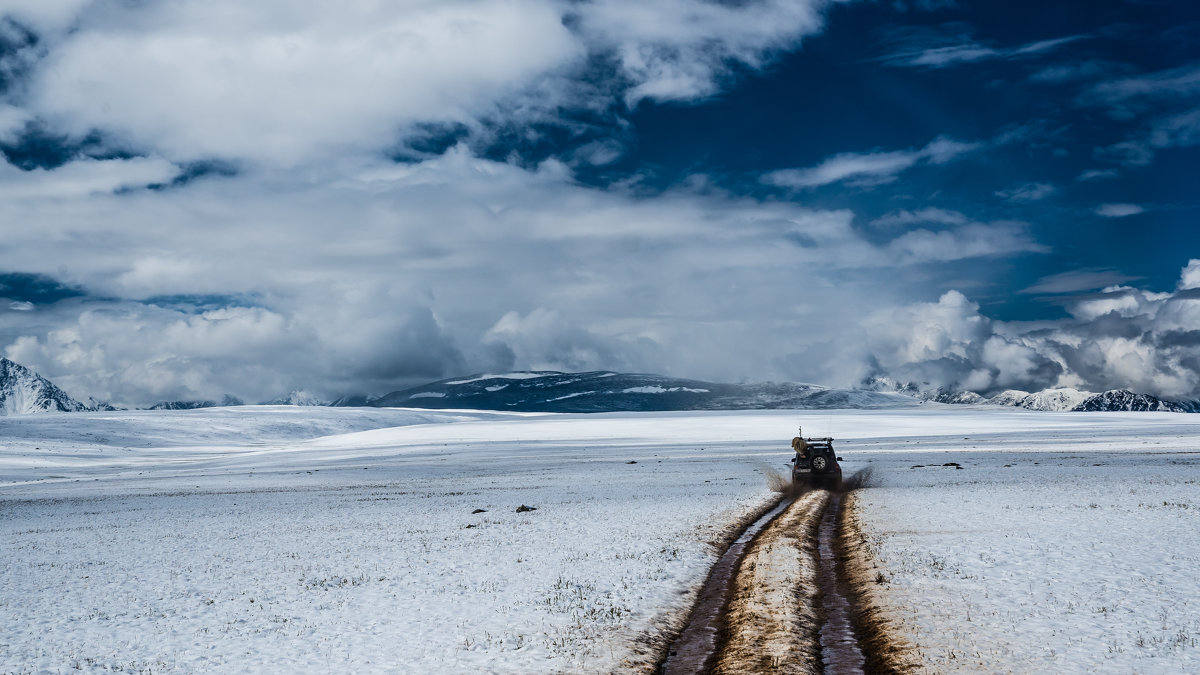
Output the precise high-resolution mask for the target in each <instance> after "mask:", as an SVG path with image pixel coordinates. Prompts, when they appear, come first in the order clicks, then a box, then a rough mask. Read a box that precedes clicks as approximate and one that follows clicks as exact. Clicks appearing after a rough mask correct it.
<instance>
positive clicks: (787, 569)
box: [713, 491, 829, 675]
mask: <svg viewBox="0 0 1200 675" xmlns="http://www.w3.org/2000/svg"><path fill="white" fill-rule="evenodd" d="M828 501H829V493H828V492H825V491H813V492H808V493H806V494H804V495H803V496H801V497H799V498H798V499H797V500H796V501H795V502H794V503H793V504H792V505H791V506H790V507H788V509H787V510H786V511H784V512H783V513H782V514H781V515H780V516H779V517H777V518H776V519H775V520H774V521H772V522H771V524H770V525H768V526H767V527H766V528H765V529H764V530H763V531H762V533H760V534H759V535H758V537H757V538H755V540H754V541H753V543H751V545H750V546H749V547H748V549H747V551H746V555H745V557H744V558H743V559H742V564H741V566H740V568H739V570H738V575H737V579H736V581H735V583H734V595H733V598H732V599H731V601H730V603H729V610H728V613H727V614H726V630H725V638H726V639H725V641H724V644H723V645H722V647H721V650H720V653H719V654H718V657H717V663H716V667H715V668H714V669H713V672H714V673H751V672H757V673H780V674H787V673H795V674H797V675H810V674H819V673H820V672H821V666H820V663H821V655H820V642H819V639H820V638H819V629H820V617H818V616H817V613H816V610H815V608H816V607H817V594H818V592H819V591H818V586H817V582H816V575H817V563H816V558H817V550H816V541H817V537H816V532H817V527H818V526H819V524H820V520H821V514H822V513H823V511H824V509H825V505H826V504H827V503H828Z"/></svg>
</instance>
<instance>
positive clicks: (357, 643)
mask: <svg viewBox="0 0 1200 675" xmlns="http://www.w3.org/2000/svg"><path fill="white" fill-rule="evenodd" d="M1193 420H1195V421H1193ZM796 424H803V425H804V427H805V433H806V434H807V435H826V434H828V435H832V436H835V437H838V438H839V439H845V442H843V443H841V444H840V445H839V450H840V451H841V454H844V455H845V456H846V459H847V460H848V461H847V463H846V466H847V469H848V470H851V471H852V470H854V469H855V468H857V467H861V466H864V465H871V466H874V467H876V469H877V471H876V473H877V476H878V477H879V480H880V482H881V484H882V487H879V488H877V489H871V490H867V491H865V492H864V493H863V498H864V502H865V504H866V507H867V510H866V514H865V515H866V518H865V519H864V520H865V521H866V524H867V525H868V526H869V527H871V528H873V530H872V531H873V533H874V535H875V536H876V537H877V539H878V551H879V554H880V556H881V559H882V560H883V561H884V562H885V564H886V566H887V572H888V575H889V576H890V582H889V584H888V589H889V592H894V597H896V598H897V602H898V604H897V607H906V608H908V610H907V611H909V615H907V617H906V626H908V627H909V629H910V631H911V633H912V634H913V636H914V637H915V638H916V639H917V641H918V643H919V644H920V645H921V646H922V649H924V650H925V651H926V652H927V653H928V654H929V656H930V658H931V659H942V660H941V661H939V662H938V663H940V664H946V663H949V664H951V665H953V664H954V663H955V661H954V660H950V657H949V655H948V653H949V652H948V651H947V650H955V649H961V648H962V645H976V647H975V649H976V650H977V651H980V652H984V651H986V652H987V654H989V655H990V656H989V658H993V661H990V663H994V664H1001V665H997V666H996V668H995V670H997V671H1000V672H1003V671H1004V670H1006V669H1008V670H1013V671H1015V672H1027V671H1030V670H1035V671H1036V670H1043V669H1044V667H1047V666H1048V667H1051V668H1052V669H1055V670H1063V669H1064V668H1065V669H1066V670H1070V669H1072V668H1074V667H1078V669H1080V670H1086V669H1087V667H1091V666H1087V667H1085V664H1090V663H1093V661H1085V660H1081V659H1082V658H1084V656H1085V655H1086V657H1087V658H1093V659H1101V660H1100V661H1096V662H1097V663H1100V664H1102V665H1114V664H1115V665H1119V666H1120V667H1127V670H1129V671H1130V672H1133V671H1135V670H1136V671H1137V672H1152V671H1154V672H1180V671H1181V670H1182V671H1187V670H1194V669H1195V668H1194V665H1195V661H1194V659H1195V658H1196V656H1197V655H1198V654H1200V651H1198V650H1197V648H1196V647H1195V644H1194V642H1187V641H1183V642H1180V641H1179V640H1176V641H1175V643H1173V644H1171V645H1168V644H1167V642H1168V641H1169V640H1174V639H1175V637H1176V636H1177V631H1179V632H1186V633H1187V636H1188V639H1191V638H1192V637H1194V636H1196V635H1197V633H1200V630H1198V627H1197V626H1196V625H1195V623H1194V620H1193V619H1191V615H1192V614H1196V612H1195V611H1194V609H1195V608H1196V607H1197V604H1198V603H1200V598H1197V597H1196V596H1197V584H1196V582H1195V577H1194V570H1195V569H1196V568H1197V565H1196V563H1197V560H1196V558H1197V555H1198V554H1200V535H1197V534H1196V532H1195V531H1194V530H1195V528H1191V529H1190V530H1189V528H1188V527H1187V526H1186V523H1190V522H1193V521H1194V520H1195V516H1196V513H1195V510H1196V509H1197V506H1198V504H1200V498H1198V495H1197V490H1198V488H1197V482H1196V481H1197V479H1198V478H1200V466H1198V464H1197V462H1200V455H1198V454H1196V452H1197V447H1196V445H1197V443H1196V439H1197V437H1198V434H1197V431H1200V416H1190V415H1171V414H1116V413H1114V414H1104V413H1096V414H1069V413H1064V414H1054V413H1037V412H1030V411H1017V410H1011V411H1010V410H996V409H978V410H971V409H962V408H950V407H944V406H929V407H927V408H919V409H914V410H903V411H890V412H867V411H835V412H829V411H819V412H811V413H804V412H795V411H754V412H736V413H712V412H707V413H624V414H612V415H517V414H500V413H439V412H433V411H405V410H357V409H331V408H294V407H256V406H251V407H244V408H229V409H209V410H198V411H176V412H170V411H156V412H122V413H77V414H69V415H66V414H64V415H42V416H31V417H10V418H0V439H2V440H0V550H2V551H3V556H2V557H0V672H10V671H13V672H59V671H63V672H66V671H73V670H75V669H77V668H80V669H83V670H90V671H101V670H106V669H107V670H114V669H118V668H120V669H124V670H126V671H138V670H143V671H146V670H149V671H153V672H172V671H176V672H194V671H205V670H222V671H229V670H235V669H236V670H238V671H247V672H284V671H291V670H301V671H308V672H312V671H329V670H352V671H356V672H388V671H391V672H395V671H402V672H488V671H491V672H536V673H546V672H555V671H565V672H604V671H623V670H627V669H629V668H630V667H631V666H632V665H635V664H638V663H643V662H644V657H643V656H642V654H643V653H644V652H645V651H646V650H645V648H644V646H643V644H642V642H643V638H644V636H645V635H648V634H653V633H655V632H659V631H661V629H662V627H663V626H664V625H666V624H668V623H670V622H671V621H673V620H677V619H678V618H679V616H680V614H681V613H682V612H684V611H685V610H686V608H687V607H688V605H689V602H690V599H691V597H692V596H691V594H692V593H694V591H695V590H696V589H697V588H698V586H699V584H700V583H701V581H702V580H703V577H704V574H705V572H706V571H707V568H708V566H709V564H710V563H711V562H712V560H713V558H714V555H715V551H714V550H713V547H712V546H710V545H709V543H708V542H711V541H715V540H717V539H719V538H720V536H721V534H722V533H723V532H724V531H725V530H726V528H728V527H729V526H730V525H731V524H733V523H734V522H736V521H738V520H739V519H741V518H742V517H744V516H745V515H746V514H747V513H748V512H750V511H752V510H754V509H755V508H757V507H758V506H760V505H761V504H762V503H764V502H765V501H767V500H768V499H769V497H770V495H769V493H768V492H767V490H766V487H765V481H764V480H763V476H762V473H761V471H760V469H759V466H760V464H761V463H762V462H764V461H769V462H771V463H772V464H774V465H775V466H776V467H779V468H782V467H783V466H784V465H785V464H786V461H787V455H788V446H787V443H788V441H789V440H790V438H791V436H792V435H793V434H794V433H795V425H796ZM1143 442H1144V443H1145V445H1143ZM1151 451H1153V452H1161V453H1168V454H1159V455H1149V454H1146V453H1148V452H1151ZM1039 453H1040V454H1039ZM948 458H949V459H948ZM946 461H957V462H959V463H960V464H962V465H963V466H964V469H962V470H955V469H953V468H951V467H940V466H939V467H937V468H931V467H929V466H928V465H930V464H941V463H944V462H946ZM1034 461H1037V462H1039V465H1038V468H1039V470H1041V468H1042V467H1046V468H1048V469H1049V470H1050V471H1051V472H1053V474H1054V476H1055V477H1056V480H1055V481H1053V482H1054V483H1056V484H1057V487H1055V486H1052V485H1051V484H1050V483H1049V482H1047V481H1041V480H1034V478H1033V477H1031V476H1030V473H1029V469H1030V468H1032V467H1031V464H1032V462H1034ZM630 462H636V464H633V463H630ZM1171 462H1174V463H1171ZM914 464H924V465H927V466H926V467H925V468H919V469H911V468H909V467H911V466H912V465H914ZM1004 464H1013V465H1014V466H1013V467H1010V468H1004V466H1003V465H1004ZM1095 464H1099V465H1100V466H1093V465H1095ZM1020 467H1024V468H1020ZM1059 488H1061V489H1059ZM1164 502H1165V504H1164ZM520 505H528V506H533V507H537V510H534V511H529V512H524V513H517V512H516V508H517V507H518V506H520ZM475 509H485V510H486V511H485V512H483V513H472V511H473V510H475ZM1093 547H1095V548H1093ZM1093 605H1094V606H1093ZM1101 607H1103V608H1106V609H1105V610H1104V611H1100V608H1101ZM967 608H969V610H970V616H969V617H968V616H967V615H966V614H965V612H964V611H963V610H964V609H967ZM1189 621H1192V622H1193V623H1190V624H1189V623H1188V622H1189ZM1014 626H1015V627H1016V631H1017V632H1016V634H1015V635H1014ZM953 635H957V636H958V637H953ZM1030 636H1032V637H1030ZM1139 637H1140V638H1141V641H1142V643H1143V644H1144V646H1143V644H1139V642H1138V639H1139ZM1159 638H1161V640H1159ZM954 640H958V642H953V641H954ZM1072 640H1074V642H1072ZM944 641H950V642H947V644H945V645H943V644H942V643H943V642H944ZM951 642H953V643H952V644H951ZM1110 642H1111V644H1112V646H1113V652H1112V653H1111V654H1106V649H1107V647H1108V645H1109V644H1110ZM1045 646H1049V648H1051V649H1054V650H1055V651H1054V652H1053V654H1051V653H1049V652H1046V650H1045V649H1044V647H1045ZM963 655H964V656H965V655H966V654H965V653H964V654H963ZM957 658H959V657H958V655H957V654H956V656H955V659H957ZM1105 658H1109V659H1110V660H1103V659H1105ZM1031 659H1032V660H1031ZM1003 664H1011V665H1008V666H1006V665H1003ZM938 669H941V670H946V669H951V668H950V667H949V666H946V667H939V668H938Z"/></svg>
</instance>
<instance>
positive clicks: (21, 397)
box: [0, 357, 1200, 415]
mask: <svg viewBox="0 0 1200 675" xmlns="http://www.w3.org/2000/svg"><path fill="white" fill-rule="evenodd" d="M89 401H90V405H88V404H85V403H81V402H79V401H77V400H75V399H73V398H71V397H70V396H69V395H68V394H67V393H66V392H64V391H63V390H62V389H60V388H58V387H57V386H56V385H55V384H54V383H52V382H50V381H49V380H47V379H46V378H44V377H42V376H40V375H38V374H37V373H35V372H33V371H32V370H29V369H28V368H26V367H24V366H22V365H20V364H18V363H15V362H13V361H11V360H9V359H7V358H3V357H0V415H25V414H31V413H41V412H81V411H95V410H115V409H116V408H113V407H112V406H111V405H109V404H108V403H101V402H97V401H95V400H94V399H89ZM926 401H930V402H937V403H946V404H954V405H993V406H1006V407H1019V408H1025V409H1029V410H1046V411H1073V412H1093V411H1136V412H1141V411H1161V412H1190V413H1197V412H1200V401H1173V400H1168V399H1162V398H1159V397H1156V396H1152V395H1150V394H1138V393H1135V392H1131V391H1128V390H1123V389H1114V390H1110V391H1105V392H1100V393H1093V392H1086V391H1079V390H1076V389H1068V388H1058V389H1046V390H1043V391H1038V392H1026V391H1019V390H1008V391H1003V392H1000V393H998V394H995V395H993V396H991V397H984V396H981V395H979V394H977V393H974V392H969V391H955V390H948V389H945V388H942V387H932V386H930V385H917V384H914V383H911V382H897V381H894V380H891V379H888V378H886V377H873V378H868V379H867V380H865V381H864V382H863V383H862V385H861V388H859V389H835V388H830V387H824V386H821V385H816V384H803V383H792V382H782V383H776V382H766V383H757V384H718V383H714V382H705V381H701V380H688V379H681V378H673V377H666V376H663V375H652V374H639V373H617V372H613V371H592V372H585V373H564V372H558V371H518V372H512V373H506V374H499V375H497V374H483V373H481V374H476V375H470V376H466V377H458V378H451V379H446V380H440V381H438V382H431V383H429V384H424V385H421V386H419V387H411V388H409V389H404V390H400V391H394V392H392V393H390V394H386V395H384V396H381V397H371V396H362V395H356V396H343V397H342V398H339V399H337V400H335V401H332V402H326V401H323V400H321V399H319V398H318V397H317V396H315V395H314V394H311V393H309V392H307V391H303V390H297V391H293V392H291V393H289V394H288V395H287V396H284V397H280V398H278V399H275V400H272V401H269V402H268V403H266V404H265V405H296V406H340V407H348V406H372V407H377V408H383V407H404V408H426V409H447V408H469V409H476V410H513V411H519V412H569V413H590V412H618V411H669V410H755V409H772V408H796V409H831V408H860V409H886V408H905V407H912V406H916V405H920V404H921V403H923V402H926ZM240 405H244V403H243V402H242V401H241V400H240V399H238V398H236V397H234V396H232V395H226V396H225V397H224V398H223V399H222V400H221V401H209V400H203V401H164V402H161V403H157V404H155V405H153V406H151V407H150V408H148V409H149V410H193V409H197V408H211V407H218V406H240Z"/></svg>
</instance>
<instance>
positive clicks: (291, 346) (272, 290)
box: [0, 146, 1035, 404]
mask: <svg viewBox="0 0 1200 675" xmlns="http://www.w3.org/2000/svg"><path fill="white" fill-rule="evenodd" d="M49 173H50V174H51V175H53V173H54V172H49ZM0 220H3V221H4V222H34V221H36V222H37V223H38V227H37V228H27V229H22V230H18V231H14V232H12V233H10V235H9V236H7V237H6V239H5V242H4V243H5V245H4V247H3V248H0V269H20V270H24V271H28V272H30V273H40V274H45V275H48V276H50V277H52V278H54V279H58V280H60V281H61V282H63V283H66V284H69V285H71V286H72V287H76V286H78V287H80V288H82V289H84V290H85V291H86V292H87V293H88V295H87V296H85V297H82V298H76V299H73V300H70V301H64V302H61V303H58V304H55V305H38V306H37V307H36V308H35V309H34V310H33V311H28V312H7V313H4V314H2V315H0V347H5V346H7V347H8V349H9V351H10V352H12V354H11V356H12V358H15V359H17V360H18V361H21V360H22V359H24V360H25V361H26V362H27V365H29V366H31V367H35V368H37V369H39V370H40V371H41V372H42V373H43V374H45V375H46V376H48V377H51V378H52V379H55V380H56V381H57V380H60V379H62V383H61V384H62V386H65V387H67V389H68V391H70V392H71V393H73V394H75V395H77V396H80V397H86V396H95V397H97V398H110V397H117V396H120V397H122V398H121V399H119V402H124V403H130V404H146V403H152V402H154V400H158V399H159V398H179V397H203V398H214V397H216V398H219V397H220V396H221V395H223V394H224V393H226V392H228V393H233V394H235V395H238V396H240V397H242V398H244V399H246V400H266V399H269V398H272V397H274V396H277V395H279V394H281V393H283V392H286V391H290V390H293V389H297V388H304V389H307V390H310V391H314V392H317V393H319V394H321V395H323V396H334V395H339V394H343V393H347V392H348V391H351V390H354V389H358V388H361V389H364V390H366V391H367V392H370V393H383V392H384V391H388V390H390V389H394V388H399V387H400V386H402V385H409V384H415V383H416V382H417V381H421V380H425V381H427V380H430V379H436V378H437V377H440V376H442V375H445V376H450V375H454V374H461V373H462V372H465V371H473V370H482V369H488V368H492V367H550V366H553V365H554V364H558V365H559V366H562V367H567V366H568V365H571V364H574V365H578V366H584V365H587V366H588V367H591V366H595V367H609V368H611V367H617V366H621V367H624V366H625V365H628V366H629V367H630V368H631V369H636V370H641V371H667V372H668V373H677V374H681V375H687V376H693V377H710V378H726V379H734V380H737V379H741V378H743V377H760V378H764V379H766V378H776V379H793V378H794V379H818V377H820V378H828V377H842V376H843V374H840V373H837V372H834V371H833V370H831V368H833V366H835V365H837V364H831V363H820V362H809V361H807V360H797V361H794V362H786V363H785V361H786V359H785V360H784V361H780V360H778V357H779V355H781V354H790V353H800V352H801V351H803V349H807V348H808V347H807V346H811V345H819V344H820V343H822V342H823V341H825V340H830V339H835V338H836V336H837V334H838V333H839V332H840V331H847V332H849V333H851V334H853V333H854V332H855V331H857V329H856V328H854V321H856V320H857V317H858V315H859V313H860V312H863V311H865V310H866V309H867V308H870V307H876V306H881V305H883V304H886V303H888V302H891V301H892V299H893V298H894V297H896V295H897V294H899V295H901V296H903V295H904V294H910V293H919V292H920V287H921V286H920V284H913V285H912V286H911V287H907V288H906V287H903V285H898V286H897V287H896V288H894V289H893V290H892V291H889V292H884V293H880V292H878V290H872V291H870V292H867V291H864V290H863V287H864V286H867V287H871V288H873V289H874V284H873V283H872V281H871V280H873V279H877V278H881V277H884V278H888V279H895V278H896V277H897V275H900V276H901V277H902V276H903V275H904V274H905V273H904V272H903V271H898V270H902V266H904V265H909V264H913V263H918V262H928V261H941V260H951V259H962V258H964V257H971V256H980V255H994V254H995V253H996V252H997V251H999V250H1002V249H1004V248H1010V249H1011V248H1013V247H1014V242H1015V245H1017V246H1026V247H1030V246H1035V244H1033V242H1031V241H1029V240H1028V239H1021V237H1022V236H1023V235H1020V234H1017V233H1016V230H1014V229H1013V226H1011V225H1006V224H1004V223H1000V224H996V225H995V227H996V228H998V229H999V234H993V233H989V228H990V227H991V226H990V225H983V224H974V225H969V226H966V227H965V228H960V230H961V231H956V232H955V234H954V235H953V237H952V238H951V239H950V240H949V241H945V242H939V243H937V244H935V245H928V246H924V247H922V246H917V245H915V244H914V243H913V240H912V238H911V237H908V238H906V237H905V236H904V235H903V234H902V235H901V236H900V237H897V238H896V239H895V240H893V241H891V242H888V241H883V242H873V241H871V240H869V239H867V238H865V237H864V235H863V233H861V232H859V231H858V230H857V229H856V228H855V227H854V214H853V213H852V212H850V211H845V210H842V211H821V210H813V209H808V208H804V207H802V206H799V205H796V204H793V203H787V202H776V201H760V200H755V199H748V198H735V197H731V196H729V195H726V194H723V193H717V192H712V191H709V190H705V189H704V188H703V187H700V188H697V189H695V190H693V189H688V188H680V189H677V190H673V191H668V192H666V193H664V194H660V195H658V196H656V197H654V198H652V199H648V198H645V197H643V196H640V195H639V194H637V193H636V192H630V191H626V190H625V189H624V188H621V187H614V188H611V189H608V190H600V189H595V188H589V187H586V186H582V185H579V184H577V183H576V182H575V181H574V178H573V176H572V175H571V173H570V171H569V170H568V169H566V168H565V167H564V166H563V165H562V164H560V163H556V162H549V163H546V164H543V165H542V166H541V167H537V168H534V169H523V168H520V167H517V166H514V165H510V164H506V163H501V162H494V161H489V160H484V159H479V158H477V157H475V156H473V155H472V154H471V153H470V152H469V151H468V150H467V149H466V148H465V147H461V146H460V147H456V148H453V149H451V150H450V151H448V152H447V153H446V154H444V155H441V156H439V157H436V158H432V159H428V160H426V161H423V162H419V163H414V164H394V163H390V162H383V161H379V162H367V163H362V164H359V165H355V166H350V165H341V166H338V167H336V168H335V169H333V170H332V173H331V174H326V175H322V174H318V173H315V172H314V171H313V170H311V169H309V170H304V171H299V170H298V171H295V172H282V171H279V170H272V171H246V172H243V173H242V174H239V175H238V176H235V177H232V178H222V177H217V178H209V179H200V180H196V181H192V182H189V183H186V184H183V185H180V186H178V187H172V188H170V189H166V190H161V191H151V190H137V189H135V190H132V191H126V192H121V193H113V192H95V191H88V190H72V191H59V192H57V193H54V194H43V195H41V196H39V197H29V198H25V199H10V200H3V201H0ZM714 251H715V252H716V253H714ZM893 285H894V284H893ZM173 295H185V296H187V295H193V296H195V295H198V296H201V297H200V299H199V300H198V301H197V302H196V303H195V304H198V305H199V306H200V309H199V310H197V309H196V308H195V307H193V306H191V305H189V304H188V303H187V301H186V299H184V300H183V301H175V300H172V299H171V298H170V297H168V298H166V299H156V298H161V296H173ZM209 297H211V298H212V299H211V300H209V299H206V298H209ZM104 298H119V299H118V300H105V299H104ZM148 300H154V302H155V303H156V305H155V306H149V305H146V304H143V303H142V302H138V301H148ZM222 307H224V308H225V309H224V310H222V309H220V308H222ZM506 317H507V318H506ZM818 319H819V320H833V321H834V323H832V324H831V325H832V326H834V327H835V330H830V331H821V332H818V333H811V332H804V331H797V330H796V329H795V327H794V325H795V324H796V323H797V322H804V321H811V320H818ZM746 345H755V349H754V350H752V351H753V352H754V354H752V355H747V356H746V357H745V358H738V359H730V358H728V355H729V354H732V353H745V352H746V351H747V350H746ZM806 345H807V346H806ZM222 354H224V356H222ZM138 359H142V360H144V361H145V363H139V362H138ZM602 362H604V363H607V364H608V365H602ZM223 363H224V364H229V363H233V364H237V365H235V366H229V365H226V366H223V365H222V364H223ZM614 364H615V365H614ZM837 367H838V368H840V367H841V366H837ZM846 367H847V368H860V367H861V366H860V364H846ZM171 373H177V374H176V375H172V374H171ZM142 378H152V379H153V384H149V383H141V384H139V382H140V380H141V379H142Z"/></svg>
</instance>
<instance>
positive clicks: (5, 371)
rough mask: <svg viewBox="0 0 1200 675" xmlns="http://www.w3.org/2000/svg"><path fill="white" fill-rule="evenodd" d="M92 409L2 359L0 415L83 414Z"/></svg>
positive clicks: (0, 361) (16, 365) (0, 359)
mask: <svg viewBox="0 0 1200 675" xmlns="http://www.w3.org/2000/svg"><path fill="white" fill-rule="evenodd" d="M89 409H90V408H89V407H88V406H86V405H84V404H82V403H80V402H79V401H76V400H75V399H73V398H71V397H70V396H69V395H67V392H65V391H63V390H62V389H59V388H58V387H57V386H55V385H54V383H53V382H51V381H50V380H47V379H46V378H44V377H42V376H41V375H38V374H37V373H35V372H33V371H32V370H30V369H28V368H26V367H25V366H22V365H21V364H19V363H16V362H14V361H9V360H8V359H6V358H4V357H0V415H28V414H31V413H40V412H80V411H83V410H89Z"/></svg>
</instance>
